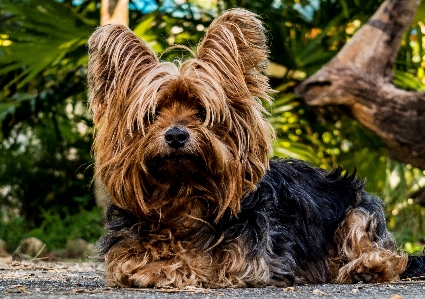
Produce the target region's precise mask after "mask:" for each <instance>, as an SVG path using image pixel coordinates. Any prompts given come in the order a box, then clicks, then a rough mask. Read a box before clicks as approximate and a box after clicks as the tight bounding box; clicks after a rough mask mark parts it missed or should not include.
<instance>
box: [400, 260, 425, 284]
mask: <svg viewBox="0 0 425 299" xmlns="http://www.w3.org/2000/svg"><path fill="white" fill-rule="evenodd" d="M400 278H401V279H419V280H425V256H413V255H411V256H409V259H408V261H407V267H406V269H405V270H404V272H403V273H401V274H400Z"/></svg>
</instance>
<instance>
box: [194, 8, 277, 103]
mask: <svg viewBox="0 0 425 299" xmlns="http://www.w3.org/2000/svg"><path fill="white" fill-rule="evenodd" d="M266 42H267V39H266V35H265V29H264V27H263V24H262V22H261V21H260V20H259V18H258V16H257V15H256V14H254V13H252V12H249V11H247V10H244V9H232V10H229V11H227V12H226V13H224V14H223V15H221V16H220V17H219V18H217V19H216V20H214V21H213V22H212V23H211V25H210V27H209V28H208V31H207V33H206V35H205V37H204V39H203V40H202V41H201V43H200V44H199V46H198V55H197V59H199V60H201V61H204V62H206V63H208V64H209V65H210V66H211V67H213V68H214V69H215V73H216V74H218V75H219V77H220V81H222V83H223V87H224V88H225V91H226V93H227V95H228V96H229V97H230V98H239V97H240V95H241V92H242V93H243V92H244V91H246V92H248V93H249V94H250V95H251V96H255V97H259V98H263V99H268V96H267V93H268V92H270V89H269V85H268V80H267V77H266V76H264V75H263V73H264V72H265V71H266V69H267V67H268V48H267V45H266ZM243 82H245V84H246V85H245V86H241V83H243ZM241 88H242V90H241Z"/></svg>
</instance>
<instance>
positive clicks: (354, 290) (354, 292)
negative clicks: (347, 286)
mask: <svg viewBox="0 0 425 299" xmlns="http://www.w3.org/2000/svg"><path fill="white" fill-rule="evenodd" d="M358 291H359V289H358V288H354V289H352V290H351V291H350V294H353V295H354V294H357V292H358Z"/></svg>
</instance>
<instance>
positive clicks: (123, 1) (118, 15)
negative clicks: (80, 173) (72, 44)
mask: <svg viewBox="0 0 425 299" xmlns="http://www.w3.org/2000/svg"><path fill="white" fill-rule="evenodd" d="M106 24H121V25H125V26H127V27H128V0H102V3H101V10H100V25H101V26H103V25H106ZM96 168H97V167H96V165H95V175H94V197H95V200H96V205H97V206H98V207H101V208H102V210H103V214H104V216H106V210H107V208H108V206H109V204H110V203H111V198H110V196H109V192H108V190H107V188H106V186H105V184H104V183H103V182H102V181H101V179H100V178H99V177H98V176H97V175H96Z"/></svg>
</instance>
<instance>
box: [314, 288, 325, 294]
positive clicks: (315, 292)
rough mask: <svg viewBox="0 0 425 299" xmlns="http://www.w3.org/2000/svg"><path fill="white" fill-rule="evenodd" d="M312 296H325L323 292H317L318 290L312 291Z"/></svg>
mask: <svg viewBox="0 0 425 299" xmlns="http://www.w3.org/2000/svg"><path fill="white" fill-rule="evenodd" d="M313 294H314V295H326V293H325V292H322V291H321V290H318V289H314V290H313Z"/></svg>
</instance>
